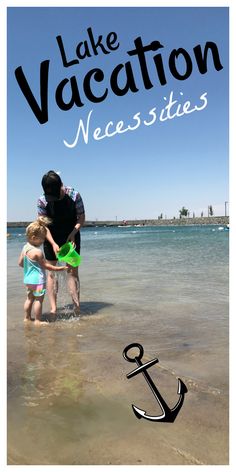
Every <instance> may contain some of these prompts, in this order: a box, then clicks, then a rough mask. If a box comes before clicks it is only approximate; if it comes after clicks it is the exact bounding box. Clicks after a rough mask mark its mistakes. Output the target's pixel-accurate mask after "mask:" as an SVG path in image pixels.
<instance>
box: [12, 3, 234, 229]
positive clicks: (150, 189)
mask: <svg viewBox="0 0 236 472" xmlns="http://www.w3.org/2000/svg"><path fill="white" fill-rule="evenodd" d="M89 27H91V28H92V31H93V34H94V37H95V38H97V37H98V35H103V38H106V36H107V35H108V33H110V32H116V34H117V37H118V40H117V42H119V47H118V48H117V49H116V50H114V51H112V52H111V53H110V54H107V55H105V54H103V53H102V51H101V52H99V54H98V55H97V56H95V55H92V56H91V57H85V58H84V59H83V60H81V61H80V63H79V65H78V64H76V65H73V66H71V67H68V68H65V67H64V66H63V64H62V60H61V55H60V51H59V47H58V44H57V41H56V37H57V36H58V35H61V37H62V39H63V43H64V46H65V50H66V54H67V56H68V60H72V59H75V58H76V57H77V56H76V47H77V45H78V43H80V42H81V41H83V40H85V39H88V33H87V29H88V28H89ZM139 36H141V38H142V41H143V44H144V45H147V44H149V43H151V41H154V40H158V41H160V43H161V44H162V45H163V46H164V47H163V48H162V49H160V50H159V51H157V52H148V53H146V60H147V65H148V71H149V75H150V79H151V81H152V83H153V87H152V88H151V89H149V90H146V89H145V87H144V85H143V81H142V77H141V73H140V67H139V63H138V59H137V57H134V56H133V57H130V56H129V55H128V54H127V51H129V50H132V49H134V39H135V38H137V37H139ZM206 41H212V42H215V43H216V44H217V46H218V50H219V54H220V61H221V63H222V65H223V69H222V70H220V71H216V70H215V68H214V65H213V62H212V59H211V55H209V60H208V72H207V73H206V74H204V75H202V74H200V73H199V70H198V68H197V64H196V60H195V58H194V53H193V48H194V47H195V46H196V45H198V44H200V45H201V46H202V48H204V46H205V43H206ZM7 45H8V65H7V72H8V221H18V220H32V219H34V218H35V216H36V202H37V198H38V196H39V195H40V194H41V193H42V189H41V178H42V176H43V174H44V173H45V172H47V171H48V170H51V169H54V170H56V171H60V172H61V178H62V180H63V182H64V184H66V185H70V186H73V187H74V188H76V189H77V190H79V192H80V193H81V195H82V198H83V200H84V204H85V209H86V217H87V219H88V220H95V219H96V218H97V219H115V218H116V217H117V218H118V219H119V220H121V219H131V218H132V219H133V218H157V217H158V215H160V214H161V213H163V215H166V216H167V217H173V216H178V211H179V209H180V208H181V207H182V206H185V207H187V208H188V209H189V210H190V212H191V213H192V212H193V211H194V212H195V214H196V216H198V215H200V212H201V211H202V210H203V211H204V214H206V212H207V206H208V205H212V206H213V210H214V211H215V214H218V215H220V214H224V202H225V201H227V200H228V147H229V146H228V127H229V122H228V9H227V8H222V7H221V8H215V7H211V8H201V7H196V8H195V7H189V8H182V7H176V8H174V7H168V8H161V7H148V8H141V7H132V8H124V7H117V8H108V7H104V8H102V7H100V8H94V7H88V8H85V7H83V8H79V7H77V8H73V7H64V8H59V7H58V8H57V7H52V8H49V7H41V8H37V7H31V8H30V7H29V8H23V7H20V8H16V7H13V8H8V40H7ZM89 47H90V49H91V46H90V45H89ZM178 48H184V49H185V50H186V51H187V52H188V54H189V55H190V57H191V60H192V65H193V70H192V74H191V75H190V77H189V78H188V79H186V80H182V81H180V80H177V79H176V78H174V77H173V75H172V74H171V72H170V70H169V66H168V61H169V56H170V54H171V51H172V50H173V49H178ZM81 50H82V49H81ZM158 52H159V53H161V56H162V60H163V64H164V69H165V74H166V80H167V84H166V85H163V86H162V85H160V82H159V80H158V76H157V73H156V70H155V65H154V61H153V57H154V56H155V55H156V54H157V53H158ZM46 59H48V60H50V69H49V87H48V101H49V120H48V122H47V123H45V124H43V125H41V124H40V123H39V122H38V121H37V119H36V118H35V116H34V114H33V112H32V110H31V109H30V107H29V105H28V103H27V101H26V99H25V97H24V96H23V94H22V92H21V90H20V88H19V86H18V84H17V81H16V78H15V74H14V71H15V69H16V68H17V67H19V66H22V68H23V70H24V73H25V75H26V77H27V80H28V82H29V84H30V87H31V89H32V92H33V94H34V95H35V97H36V99H37V100H38V101H39V66H40V63H41V62H42V61H44V60H46ZM127 61H130V63H131V65H132V70H133V75H134V78H135V83H136V86H137V88H138V89H139V90H138V92H136V93H132V92H130V91H129V92H128V93H127V94H126V95H125V96H123V97H118V96H116V95H115V94H114V93H113V92H112V90H111V87H110V76H111V73H112V71H113V69H114V68H115V67H116V66H117V65H118V64H122V63H123V64H124V63H125V62H127ZM181 61H182V60H181V58H180V59H179V60H178V62H177V64H178V65H177V67H178V68H179V69H178V70H179V71H181V73H183V71H184V66H183V61H182V62H181ZM93 68H100V69H102V70H103V72H104V76H105V78H104V81H103V82H101V83H97V84H96V86H95V85H94V84H95V81H93V82H92V86H93V90H94V93H96V94H97V95H101V94H102V93H103V92H104V89H105V87H107V88H108V95H107V97H106V99H105V100H104V101H102V102H101V103H92V102H91V101H89V99H88V98H87V97H86V96H85V95H84V92H83V80H84V76H85V75H86V74H87V73H88V72H89V71H90V70H91V69H93ZM73 75H74V76H76V78H77V83H78V87H79V90H80V93H81V98H82V100H83V102H84V106H83V107H77V106H73V108H72V109H71V110H68V111H62V110H60V108H59V107H58V106H57V104H56V101H55V91H56V88H57V86H58V84H59V83H60V82H61V81H62V80H63V79H64V78H66V77H68V78H70V77H71V76H73ZM124 83H125V82H124V74H123V77H122V74H121V75H120V86H122V85H124ZM171 92H173V97H174V98H173V99H176V100H178V104H179V103H184V102H185V101H187V100H189V101H190V102H191V104H192V105H191V106H192V107H194V106H195V105H198V106H200V104H201V103H202V102H201V100H200V98H199V97H200V96H201V95H202V94H203V93H207V106H206V107H205V108H204V109H203V110H201V111H195V112H193V113H191V114H186V115H184V116H181V117H175V118H173V119H171V120H170V119H168V120H166V121H163V122H161V121H160V120H158V119H157V120H156V121H155V123H153V124H152V125H150V126H145V125H144V124H143V121H144V120H147V121H150V120H151V117H150V115H149V114H148V113H149V111H150V110H151V109H153V108H154V107H155V108H156V113H157V115H158V113H159V114H160V111H161V109H162V108H164V107H165V106H166V104H167V103H168V100H169V96H170V93H171ZM164 97H166V99H167V100H165V98H164ZM64 98H65V100H67V101H69V92H68V90H67V91H65V95H64ZM176 106H177V105H176ZM90 110H93V112H92V115H91V121H90V133H89V141H88V144H85V143H84V141H83V139H82V137H81V136H80V138H79V140H78V144H77V145H76V146H75V147H74V148H68V147H66V146H65V144H64V143H63V140H66V141H68V142H72V141H74V139H75V136H76V132H77V128H78V124H79V121H80V120H81V119H82V120H83V122H84V123H85V124H86V121H87V117H88V114H89V112H90ZM137 112H140V119H141V121H142V123H141V125H140V126H139V127H137V129H135V130H134V131H127V132H125V133H121V134H116V135H114V136H113V137H111V138H104V139H102V140H99V141H98V140H95V139H94V138H93V132H94V130H95V128H97V127H100V128H102V130H104V129H105V127H106V125H107V123H108V122H110V121H112V122H114V124H116V123H117V122H118V121H120V120H122V121H123V122H124V126H125V127H126V128H127V126H128V125H130V126H134V124H135V121H134V119H133V115H135V113H137ZM158 116H159V115H158ZM111 130H114V127H113V128H112V127H110V131H111Z"/></svg>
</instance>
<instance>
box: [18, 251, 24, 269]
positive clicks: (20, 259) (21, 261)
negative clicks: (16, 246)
mask: <svg viewBox="0 0 236 472" xmlns="http://www.w3.org/2000/svg"><path fill="white" fill-rule="evenodd" d="M23 261H24V254H23V251H22V253H21V255H20V257H19V259H18V265H19V266H20V267H23V266H24V264H23Z"/></svg>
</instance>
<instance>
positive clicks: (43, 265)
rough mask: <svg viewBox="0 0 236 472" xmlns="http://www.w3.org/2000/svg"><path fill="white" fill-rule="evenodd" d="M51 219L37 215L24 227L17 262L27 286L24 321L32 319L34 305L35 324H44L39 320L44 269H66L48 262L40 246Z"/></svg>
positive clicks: (44, 285)
mask: <svg viewBox="0 0 236 472" xmlns="http://www.w3.org/2000/svg"><path fill="white" fill-rule="evenodd" d="M50 223H51V220H50V219H49V218H47V217H39V218H38V219H37V220H36V221H34V222H33V223H30V225H29V226H27V228H26V236H27V241H28V242H27V244H25V245H24V247H23V249H22V252H21V254H20V257H19V260H18V264H19V266H20V267H23V268H24V284H25V285H26V288H27V298H26V301H25V303H24V310H25V318H24V321H30V320H31V321H32V320H33V319H32V318H31V310H32V307H34V314H35V324H45V322H42V321H41V316H42V306H43V299H44V295H45V292H46V270H45V269H47V270H54V271H62V270H67V269H68V267H66V266H60V267H58V266H53V265H52V264H49V263H48V262H47V261H46V259H45V257H44V254H43V251H42V249H41V248H40V246H41V244H43V242H44V241H45V238H46V233H47V229H46V228H47V225H49V224H50Z"/></svg>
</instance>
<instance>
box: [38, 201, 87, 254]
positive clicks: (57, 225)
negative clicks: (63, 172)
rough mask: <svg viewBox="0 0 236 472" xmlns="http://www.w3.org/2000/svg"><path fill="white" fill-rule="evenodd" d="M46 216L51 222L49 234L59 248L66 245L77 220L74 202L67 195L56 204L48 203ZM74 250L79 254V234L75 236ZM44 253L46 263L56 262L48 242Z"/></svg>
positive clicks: (46, 241) (45, 244)
mask: <svg viewBox="0 0 236 472" xmlns="http://www.w3.org/2000/svg"><path fill="white" fill-rule="evenodd" d="M46 212H47V216H48V217H49V218H51V219H52V220H53V222H52V224H51V225H49V230H50V233H51V235H52V237H53V239H54V241H55V243H57V244H58V246H59V247H61V246H62V245H63V244H65V243H66V240H67V238H68V236H69V234H70V233H71V231H73V229H74V227H75V225H76V223H77V222H78V220H77V213H76V206H75V201H74V200H72V198H71V197H69V195H67V194H65V196H64V197H63V198H62V199H61V200H58V201H57V202H48V203H47V206H46ZM75 244H76V247H75V250H76V251H77V252H78V254H80V232H79V231H78V233H77V234H76V235H75ZM44 253H45V257H46V259H47V260H48V261H56V260H57V258H56V255H55V253H54V251H53V248H52V245H51V244H50V243H49V241H48V240H45V243H44Z"/></svg>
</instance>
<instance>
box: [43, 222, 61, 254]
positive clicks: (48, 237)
mask: <svg viewBox="0 0 236 472" xmlns="http://www.w3.org/2000/svg"><path fill="white" fill-rule="evenodd" d="M46 230H47V234H46V239H47V240H48V242H49V243H50V244H51V245H52V248H53V251H54V252H55V254H56V255H57V253H58V251H59V249H60V248H59V246H58V244H57V243H56V242H55V241H54V239H53V237H52V235H51V231H50V230H49V229H48V228H46Z"/></svg>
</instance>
